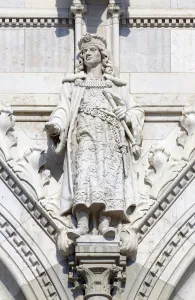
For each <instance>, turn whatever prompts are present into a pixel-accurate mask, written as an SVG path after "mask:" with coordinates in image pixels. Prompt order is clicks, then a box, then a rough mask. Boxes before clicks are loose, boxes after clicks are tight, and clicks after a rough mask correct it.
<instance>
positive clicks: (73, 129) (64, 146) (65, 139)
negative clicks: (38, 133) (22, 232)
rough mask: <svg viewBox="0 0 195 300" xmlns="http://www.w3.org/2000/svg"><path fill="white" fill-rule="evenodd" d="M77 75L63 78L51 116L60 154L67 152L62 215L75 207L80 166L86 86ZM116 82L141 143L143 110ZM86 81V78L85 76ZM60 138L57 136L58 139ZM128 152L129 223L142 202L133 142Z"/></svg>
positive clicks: (126, 213) (116, 90) (126, 211)
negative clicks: (57, 131) (80, 126)
mask: <svg viewBox="0 0 195 300" xmlns="http://www.w3.org/2000/svg"><path fill="white" fill-rule="evenodd" d="M76 79H77V78H76V76H73V77H72V78H69V79H68V78H67V79H65V80H64V81H63V86H62V89H61V93H60V104H59V106H58V107H57V108H56V109H55V110H54V112H53V113H52V114H51V116H50V120H49V121H52V122H55V123H57V124H58V125H59V126H60V129H61V131H60V136H59V141H58V143H57V144H55V143H54V144H53V145H54V150H55V152H56V154H58V153H61V152H63V151H64V152H65V159H64V174H63V182H62V192H61V214H69V213H71V212H72V209H73V206H74V179H75V178H74V177H75V173H76V172H75V168H76V153H77V146H78V145H77V119H78V113H79V107H80V104H81V101H82V99H83V96H84V93H85V89H86V87H84V86H79V85H76V84H75V80H76ZM109 79H110V80H111V81H112V83H113V85H112V88H110V91H113V92H114V93H116V94H117V95H119V96H120V98H121V99H122V101H123V102H124V103H125V105H126V108H127V112H126V120H127V125H128V127H129V129H130V131H131V133H132V134H133V136H134V139H135V141H136V142H137V144H138V145H140V144H141V140H142V128H143V123H144V112H143V109H142V108H141V107H140V106H139V105H137V104H136V103H135V101H134V99H133V98H132V97H131V95H130V94H129V92H128V89H127V87H126V86H125V84H123V83H122V82H121V81H120V80H119V79H116V77H111V78H109ZM83 80H84V79H83ZM55 140H56V138H53V141H55ZM128 145H129V146H128V148H129V149H128V153H127V155H126V169H127V172H128V177H127V178H124V182H123V184H124V195H125V196H124V213H123V216H122V219H123V221H126V222H129V218H128V217H129V215H130V214H131V213H132V209H134V208H135V206H136V204H137V203H138V201H139V191H138V188H137V173H136V169H135V163H134V158H133V154H132V150H131V145H130V142H129V143H128Z"/></svg>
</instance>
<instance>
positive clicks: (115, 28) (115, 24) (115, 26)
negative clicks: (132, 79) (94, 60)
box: [108, 4, 122, 74]
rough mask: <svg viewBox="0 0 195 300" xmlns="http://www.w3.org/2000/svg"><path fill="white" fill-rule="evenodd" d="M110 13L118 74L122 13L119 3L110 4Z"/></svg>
mask: <svg viewBox="0 0 195 300" xmlns="http://www.w3.org/2000/svg"><path fill="white" fill-rule="evenodd" d="M108 13H109V14H111V16H112V52H113V60H114V66H115V71H116V74H118V73H119V71H120V49H119V46H120V32H119V27H120V24H119V19H120V15H121V14H122V10H121V6H120V5H119V4H109V5H108Z"/></svg>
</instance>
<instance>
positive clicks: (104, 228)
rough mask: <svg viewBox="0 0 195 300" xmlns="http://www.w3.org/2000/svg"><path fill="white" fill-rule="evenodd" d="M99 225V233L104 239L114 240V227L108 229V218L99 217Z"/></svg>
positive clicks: (109, 219)
mask: <svg viewBox="0 0 195 300" xmlns="http://www.w3.org/2000/svg"><path fill="white" fill-rule="evenodd" d="M99 221H100V224H99V232H100V234H102V235H103V236H104V237H112V238H114V237H115V235H116V230H115V228H114V227H110V226H109V225H110V221H111V218H110V217H106V216H101V217H100V220H99Z"/></svg>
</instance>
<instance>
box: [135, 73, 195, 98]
mask: <svg viewBox="0 0 195 300" xmlns="http://www.w3.org/2000/svg"><path fill="white" fill-rule="evenodd" d="M194 83H195V74H194V73H131V75H130V87H131V93H133V94H136V93H139V94H155V93H157V94H163V93H165V94H169V93H170V94H182V93H187V94H190V93H195V84H194Z"/></svg>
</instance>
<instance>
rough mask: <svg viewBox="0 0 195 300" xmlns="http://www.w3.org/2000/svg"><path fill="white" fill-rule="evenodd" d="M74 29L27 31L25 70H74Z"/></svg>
mask: <svg viewBox="0 0 195 300" xmlns="http://www.w3.org/2000/svg"><path fill="white" fill-rule="evenodd" d="M73 46H74V42H73V30H72V29H67V28H55V29H54V28H52V29H51V28H50V29H31V30H26V31H25V72H40V73H41V72H45V73H46V72H53V73H54V72H59V73H60V72H72V71H73V65H74V47H73Z"/></svg>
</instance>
